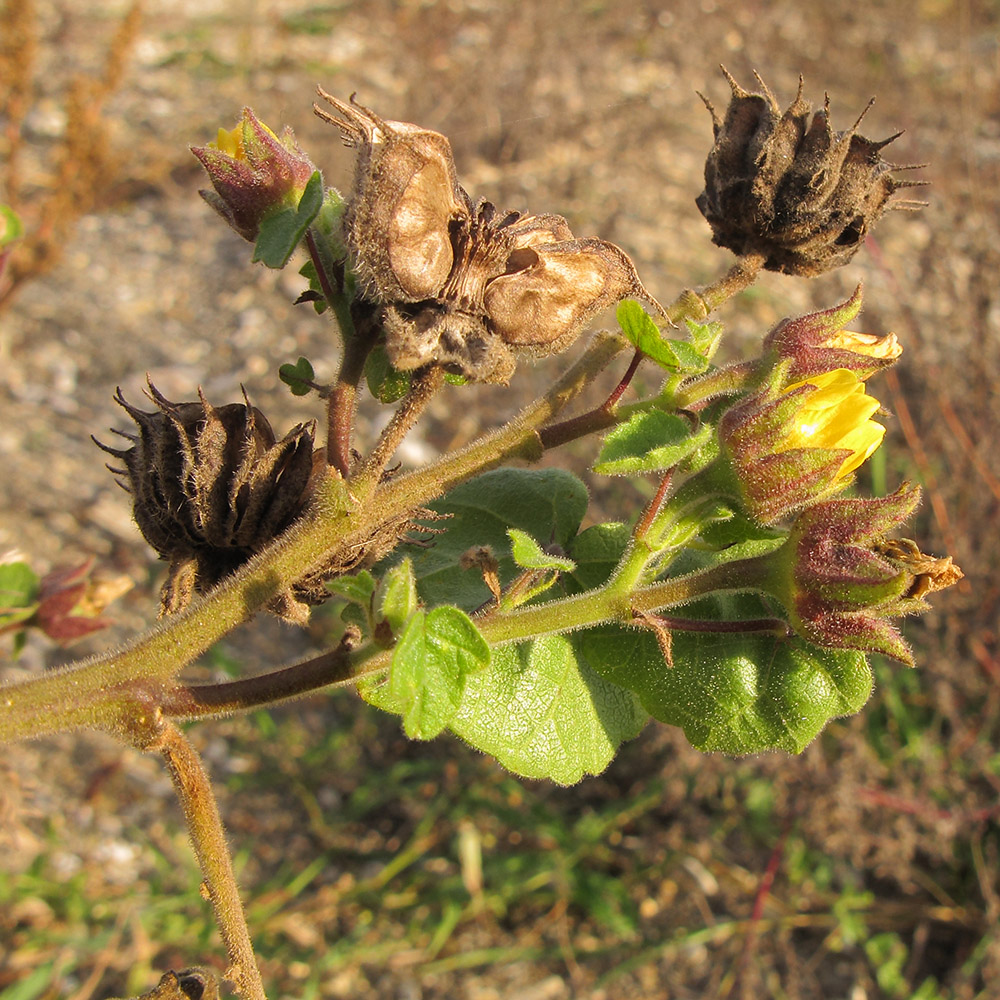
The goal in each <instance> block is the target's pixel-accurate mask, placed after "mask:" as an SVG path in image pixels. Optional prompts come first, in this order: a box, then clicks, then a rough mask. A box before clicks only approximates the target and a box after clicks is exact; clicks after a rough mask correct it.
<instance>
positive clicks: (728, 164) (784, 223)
mask: <svg viewBox="0 0 1000 1000" xmlns="http://www.w3.org/2000/svg"><path fill="white" fill-rule="evenodd" d="M723 73H725V75H726V79H727V80H728V81H729V85H730V87H731V89H732V98H731V100H730V102H729V107H728V108H727V109H726V114H725V117H724V118H720V117H719V115H718V113H717V112H716V110H715V108H713V107H712V105H711V104H710V103H709V102H708V101H707V100H706V101H705V104H706V106H707V107H708V110H709V111H710V112H711V115H712V124H713V128H714V132H715V145H714V146H713V147H712V150H711V152H710V153H709V155H708V159H707V160H706V162H705V190H704V191H703V192H702V193H701V194H700V195H699V196H698V198H697V204H698V208H699V209H700V210H701V213H702V215H704V216H705V218H706V219H707V220H708V223H709V225H710V226H711V227H712V235H713V240H714V242H715V243H717V244H718V245H719V246H722V247H727V248H728V249H730V250H732V251H734V252H735V253H738V254H749V253H760V254H763V255H764V257H765V263H764V267H765V268H767V269H768V270H772V271H784V272H785V273H786V274H798V275H805V276H810V275H816V274H821V273H822V272H823V271H827V270H830V269H831V268H834V267H839V266H840V265H841V264H846V263H847V262H848V261H849V260H850V259H851V258H852V257H853V256H854V255H855V254H856V253H857V251H858V249H859V248H860V247H861V244H862V242H863V241H864V238H865V236H866V234H867V233H868V231H869V230H870V229H871V227H872V226H873V225H874V224H875V222H876V221H877V220H878V219H879V217H880V216H881V215H882V213H883V212H884V211H886V210H887V209H912V208H917V207H921V204H922V203H919V202H912V201H896V202H891V201H890V200H889V199H890V198H891V197H892V195H893V194H894V193H895V192H896V191H898V190H899V189H900V188H905V187H915V186H918V185H920V184H922V183H924V182H921V181H901V180H899V179H897V178H895V177H892V176H890V174H891V171H893V170H906V169H912V168H911V167H902V166H895V165H893V164H891V163H889V162H887V161H886V160H883V159H882V157H881V155H880V154H881V151H882V150H883V149H884V148H885V147H886V146H887V145H889V143H890V142H892V141H893V140H894V139H896V138H897V137H898V136H899V134H900V133H896V135H893V136H890V137H889V138H888V139H883V140H882V141H881V142H876V141H874V140H872V139H866V138H865V137H864V136H861V135H858V133H857V129H858V126H859V125H860V124H861V119H862V118H863V117H864V113H862V115H861V116H860V117H859V118H858V120H857V121H856V122H855V123H854V125H853V126H852V127H851V128H849V129H847V130H846V131H844V132H834V131H833V130H832V129H831V127H830V103H829V99H827V100H826V102H825V103H824V106H823V108H822V110H820V111H817V112H816V113H815V114H812V120H811V121H810V114H811V113H812V105H811V104H810V103H809V102H808V101H806V100H804V99H803V97H802V80H801V78H800V80H799V91H798V94H797V95H796V97H795V100H794V101H793V102H792V104H791V105H790V106H789V107H788V108H787V109H786V110H785V111H784V112H782V111H781V110H780V108H779V105H778V102H777V101H776V100H775V98H774V95H773V94H772V93H771V91H770V90H768V88H767V86H766V85H765V84H764V82H763V80H761V79H760V77H759V76H758V77H757V82H758V83H759V84H760V87H761V90H762V91H763V93H759V94H751V93H749V92H748V91H746V90H744V89H743V88H742V87H741V86H740V85H739V84H738V83H737V82H736V80H734V79H733V77H732V76H731V75H730V74H729V73H728V72H726V71H725V69H724V70H723ZM870 106H871V105H870V104H869V107H870ZM865 110H866V111H867V108H866V109H865Z"/></svg>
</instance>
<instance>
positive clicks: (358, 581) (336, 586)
mask: <svg viewBox="0 0 1000 1000" xmlns="http://www.w3.org/2000/svg"><path fill="white" fill-rule="evenodd" d="M326 589H327V590H329V591H330V593H331V594H336V595H337V596H338V597H343V598H344V600H346V601H350V602H351V603H352V604H360V605H361V606H362V607H368V605H369V604H370V603H371V599H372V597H373V595H374V594H375V577H373V576H372V575H371V573H369V572H368V570H366V569H363V570H362V571H361V572H360V573H355V574H354V576H338V577H337V578H336V579H335V580H330V581H329V583H327V585H326Z"/></svg>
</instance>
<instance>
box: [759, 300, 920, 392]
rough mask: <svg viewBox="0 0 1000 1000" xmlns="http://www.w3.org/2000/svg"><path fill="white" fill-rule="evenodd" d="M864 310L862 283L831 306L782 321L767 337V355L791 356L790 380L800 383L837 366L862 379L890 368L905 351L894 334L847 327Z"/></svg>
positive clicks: (765, 348)
mask: <svg viewBox="0 0 1000 1000" xmlns="http://www.w3.org/2000/svg"><path fill="white" fill-rule="evenodd" d="M860 310H861V286H860V285H858V287H857V288H856V289H855V291H854V294H853V295H852V296H851V297H850V298H849V299H848V300H847V301H846V302H842V303H841V304H840V305H838V306H834V307H833V308H832V309H824V310H823V311H822V312H815V313H809V314H808V315H806V316H798V317H796V318H794V319H785V320H782V321H781V322H780V323H779V324H778V325H777V326H776V327H775V328H774V329H773V330H772V331H771V332H770V333H769V334H768V335H767V336H766V337H765V338H764V343H763V354H764V357H765V358H766V357H768V356H770V357H771V358H777V359H779V360H785V359H788V360H789V361H790V362H791V367H790V368H789V371H788V379H789V381H792V382H798V381H801V380H804V379H808V378H810V377H811V376H813V375H817V374H820V373H822V372H828V371H831V370H833V369H834V368H845V369H847V370H848V371H851V372H854V374H855V375H856V376H857V377H858V378H859V379H862V380H867V379H869V378H871V376H872V375H874V374H875V373H876V372H879V371H881V370H882V369H883V368H888V367H889V365H891V364H892V363H893V362H894V361H895V360H896V359H897V358H899V356H900V355H901V354H902V353H903V348H902V347H901V346H900V344H899V341H898V340H897V339H896V335H895V334H894V333H890V334H887V335H886V336H884V337H877V336H875V335H874V334H870V333H855V332H854V331H852V330H845V329H844V327H845V326H846V325H847V324H848V323H850V322H852V321H853V320H854V319H855V317H856V316H857V315H858V312H859V311H860Z"/></svg>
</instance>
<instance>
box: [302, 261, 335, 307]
mask: <svg viewBox="0 0 1000 1000" xmlns="http://www.w3.org/2000/svg"><path fill="white" fill-rule="evenodd" d="M299 274H301V275H302V277H303V278H305V279H306V280H307V281H308V282H309V291H308V293H306V292H303V293H302V295H300V296H299V297H298V299H296V301H295V304H296V305H298V304H299V303H300V302H306V301H309V302H312V304H313V309H315V310H316V313H317V315H319V316H322V315H323V313H325V312H326V310H327V309H328V308H329V305H330V303H329V302H327V300H326V294H325V293H324V291H323V286H322V284H321V283H320V280H319V273H318V272H317V270H316V265H315V264H314V263H313V262H312V261H311V260H307V261H306V262H305V263H304V264H303V265H302V266H301V267H300V268H299Z"/></svg>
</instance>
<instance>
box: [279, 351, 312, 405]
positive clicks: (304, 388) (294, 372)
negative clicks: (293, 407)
mask: <svg viewBox="0 0 1000 1000" xmlns="http://www.w3.org/2000/svg"><path fill="white" fill-rule="evenodd" d="M315 374H316V373H315V372H314V371H313V366H312V365H311V364H310V363H309V359H308V358H301V357H300V358H299V360H298V361H296V362H295V364H294V365H293V364H284V365H282V366H281V367H280V368H279V369H278V378H280V379H281V381H282V382H284V383H285V385H287V386H288V387H289V388H290V389H291V390H292V395H293V396H308V395H309V393H310V392H312V391H313V389H314V388H315V386H314V385H313V380H314V377H315Z"/></svg>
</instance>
